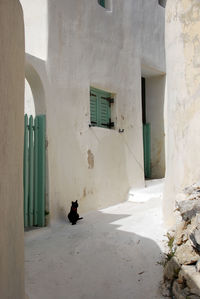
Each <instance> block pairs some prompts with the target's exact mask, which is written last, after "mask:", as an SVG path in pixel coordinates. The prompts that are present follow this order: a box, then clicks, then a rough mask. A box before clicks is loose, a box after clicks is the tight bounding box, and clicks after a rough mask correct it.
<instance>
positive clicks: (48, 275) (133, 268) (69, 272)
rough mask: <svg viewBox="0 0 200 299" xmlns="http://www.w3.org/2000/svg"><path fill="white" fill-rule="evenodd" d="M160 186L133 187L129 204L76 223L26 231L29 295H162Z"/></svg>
mask: <svg viewBox="0 0 200 299" xmlns="http://www.w3.org/2000/svg"><path fill="white" fill-rule="evenodd" d="M161 186H162V184H159V185H158V187H157V186H150V187H148V188H146V189H144V190H142V192H138V193H137V192H136V193H135V194H134V191H132V193H131V194H130V196H129V200H128V201H127V202H125V203H121V204H118V205H115V206H112V207H109V208H107V209H104V210H100V211H97V212H92V213H89V214H86V215H84V219H83V220H81V221H80V222H79V223H78V224H77V225H74V226H72V225H70V224H69V223H68V221H66V222H63V223H59V224H57V225H55V226H52V227H51V228H45V229H39V230H35V231H32V232H26V233H25V251H26V255H25V256H26V257H25V267H26V292H27V293H28V294H29V299H68V298H69V299H93V298H95V299H102V298H107V299H133V298H134V299H156V298H159V299H160V298H163V297H162V295H161V293H160V291H159V286H160V281H161V279H162V275H163V274H162V271H163V269H162V265H160V262H161V260H162V258H163V249H164V244H165V242H164V234H165V231H164V227H163V225H162V213H161V201H162V200H161V193H159V191H160V187H161ZM151 188H152V189H151ZM155 188H157V189H155ZM149 190H150V191H149ZM153 190H154V191H153ZM155 190H156V191H155ZM156 192H157V193H156ZM141 194H143V197H142V196H141ZM142 198H143V199H144V201H143V200H142Z"/></svg>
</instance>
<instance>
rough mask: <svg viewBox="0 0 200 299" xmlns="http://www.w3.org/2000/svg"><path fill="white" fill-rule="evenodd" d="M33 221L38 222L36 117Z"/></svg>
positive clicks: (35, 127) (36, 132) (35, 129)
mask: <svg viewBox="0 0 200 299" xmlns="http://www.w3.org/2000/svg"><path fill="white" fill-rule="evenodd" d="M33 219H34V220H33V223H34V225H35V226H36V225H37V224H38V119H37V117H36V118H35V122H34V218H33Z"/></svg>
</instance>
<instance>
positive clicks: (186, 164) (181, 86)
mask: <svg viewBox="0 0 200 299" xmlns="http://www.w3.org/2000/svg"><path fill="white" fill-rule="evenodd" d="M199 29H200V2H199V1H198V0H192V1H191V0H181V1H180V0H168V1H167V7H166V69H167V85H168V90H167V93H168V97H167V100H166V111H165V115H166V124H165V126H166V128H167V130H166V133H167V138H166V140H167V147H166V152H167V160H166V164H167V169H166V185H165V195H164V198H165V204H164V211H165V216H166V220H167V221H168V222H173V217H172V215H173V209H174V202H175V197H176V195H177V193H179V192H181V190H182V189H183V188H184V187H186V186H188V185H191V184H192V183H194V182H196V181H198V180H199V176H200V171H199V169H200V158H199V147H200V139H199V130H200V84H199V80H200V55H199V53H200V30H199Z"/></svg>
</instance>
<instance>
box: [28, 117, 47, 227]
mask: <svg viewBox="0 0 200 299" xmlns="http://www.w3.org/2000/svg"><path fill="white" fill-rule="evenodd" d="M45 135H46V116H45V115H38V116H36V117H35V119H33V116H30V117H28V116H27V114H26V115H25V116H24V227H31V226H40V227H42V226H45V193H46V190H45V187H46V149H45V140H46V137H45Z"/></svg>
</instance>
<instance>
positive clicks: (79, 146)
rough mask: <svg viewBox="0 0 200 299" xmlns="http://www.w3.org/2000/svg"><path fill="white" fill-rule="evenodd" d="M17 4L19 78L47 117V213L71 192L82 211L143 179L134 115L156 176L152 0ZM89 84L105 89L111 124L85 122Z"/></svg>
mask: <svg viewBox="0 0 200 299" xmlns="http://www.w3.org/2000/svg"><path fill="white" fill-rule="evenodd" d="M21 4H22V7H23V11H24V19H25V40H26V79H27V81H28V82H29V84H30V87H31V90H32V93H33V98H34V102H35V111H36V114H40V113H42V114H45V115H46V119H47V142H48V147H47V175H46V178H47V191H46V193H47V196H46V198H47V209H49V210H50V217H51V219H53V218H57V217H61V216H64V215H65V213H66V211H67V210H68V209H69V206H70V204H71V201H72V200H79V203H80V210H81V211H82V212H85V211H88V210H90V209H96V208H102V207H106V206H108V205H110V204H114V203H117V202H120V201H123V200H125V199H126V198H127V194H128V191H129V189H130V187H140V186H143V185H144V166H143V165H144V162H143V125H142V123H143V121H144V122H146V123H150V124H151V177H152V178H160V177H163V176H164V172H165V162H164V125H163V105H164V104H163V103H164V89H165V50H164V14H165V9H164V8H163V7H162V6H161V5H160V4H159V2H158V1H157V0H151V1H149V0H143V1H141V0H137V1H132V0H127V1H120V0H115V1H112V0H108V1H105V2H104V1H103V2H101V3H100V1H97V0H90V1H88V0H87V1H86V0H76V1H64V0H63V1H53V0H51V1H46V0H44V1H42V2H41V1H39V0H37V1H29V0H21ZM100 4H101V5H100ZM103 6H105V7H103ZM141 77H144V78H145V79H146V82H145V94H146V99H145V100H146V104H145V105H144V104H143V109H142V96H141V89H142V86H141ZM143 83H144V80H143ZM91 87H93V88H96V89H98V90H101V91H106V92H108V93H110V95H111V97H112V98H114V103H112V104H110V113H111V117H110V118H111V122H114V127H112V128H105V127H104V128H102V127H97V126H92V127H90V126H89V125H90V124H91V111H90V109H91V108H90V93H91V92H90V91H91ZM143 89H144V88H143ZM143 97H144V91H143ZM143 103H144V101H143ZM144 106H146V107H145V108H144ZM142 110H143V111H144V110H146V115H145V118H146V119H145V120H144V119H143V120H142V114H143V118H144V114H145V112H143V113H142ZM119 130H120V131H123V132H121V133H120V132H119Z"/></svg>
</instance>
